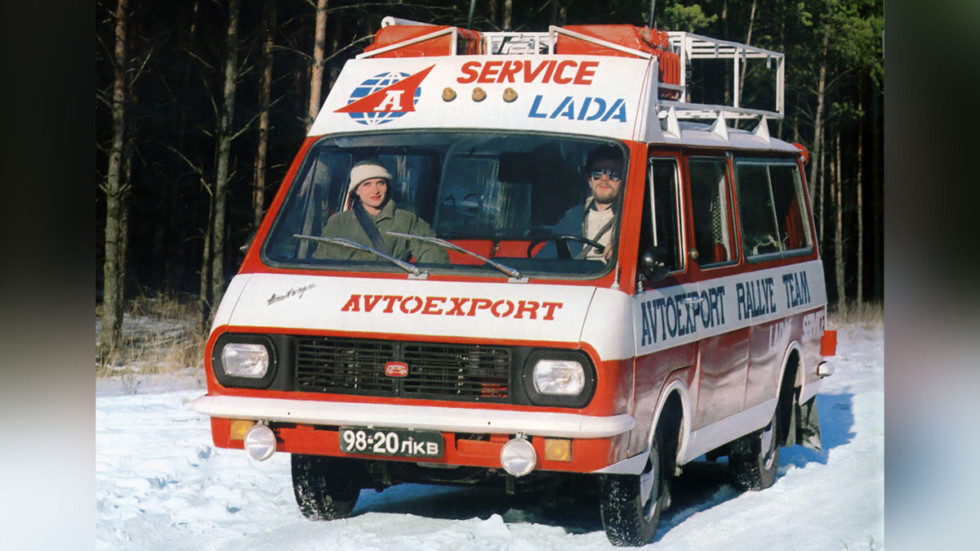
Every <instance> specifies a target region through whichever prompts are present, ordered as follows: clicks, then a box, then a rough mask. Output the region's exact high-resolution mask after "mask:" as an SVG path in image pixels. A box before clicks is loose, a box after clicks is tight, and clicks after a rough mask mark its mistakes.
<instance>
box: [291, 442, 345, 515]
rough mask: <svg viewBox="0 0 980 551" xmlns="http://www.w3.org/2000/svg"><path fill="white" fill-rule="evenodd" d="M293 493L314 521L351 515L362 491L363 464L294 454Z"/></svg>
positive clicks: (334, 458)
mask: <svg viewBox="0 0 980 551" xmlns="http://www.w3.org/2000/svg"><path fill="white" fill-rule="evenodd" d="M292 471H293V494H295V496H296V504H297V505H299V510H300V512H302V513H303V516H305V517H306V518H308V519H310V520H332V519H337V518H344V517H346V516H347V515H349V514H350V512H351V510H352V509H353V508H354V504H355V503H357V496H358V494H359V493H360V491H361V487H360V480H361V476H360V473H361V468H360V464H358V463H356V462H355V461H353V460H350V459H345V458H339V457H323V456H319V455H300V454H295V453H294V454H293V455H292Z"/></svg>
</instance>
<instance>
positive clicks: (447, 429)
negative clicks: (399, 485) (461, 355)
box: [192, 396, 635, 472]
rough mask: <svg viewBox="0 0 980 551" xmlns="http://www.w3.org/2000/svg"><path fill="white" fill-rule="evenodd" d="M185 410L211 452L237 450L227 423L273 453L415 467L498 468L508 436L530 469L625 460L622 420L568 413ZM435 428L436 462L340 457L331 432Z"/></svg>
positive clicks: (219, 400)
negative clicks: (552, 444)
mask: <svg viewBox="0 0 980 551" xmlns="http://www.w3.org/2000/svg"><path fill="white" fill-rule="evenodd" d="M192 407H193V408H194V409H195V410H196V411H198V412H200V413H203V414H206V415H209V416H211V428H212V435H213V438H214V443H215V445H216V446H218V447H224V448H239V449H241V448H243V442H242V441H241V440H234V439H232V438H231V437H230V429H231V421H232V420H233V419H244V420H255V421H259V420H262V421H266V422H268V423H269V425H270V427H271V428H272V429H273V431H274V432H275V434H276V440H277V442H278V445H277V451H282V452H287V453H302V454H313V455H330V456H339V457H361V458H364V459H373V460H379V459H380V460H391V461H418V462H424V463H442V464H447V465H468V466H475V467H486V468H490V469H496V468H500V467H501V464H500V449H501V447H502V446H503V445H504V444H505V443H506V442H507V441H508V440H509V439H510V437H511V435H515V434H523V435H524V436H525V437H526V438H527V439H528V440H530V441H531V443H532V445H533V446H534V448H535V450H536V451H537V453H538V464H537V466H536V468H537V469H538V470H551V471H565V472H596V471H604V472H606V471H607V470H608V469H609V467H610V466H611V465H614V464H617V463H620V462H623V461H624V460H626V459H627V458H626V446H627V444H628V441H629V432H630V430H632V429H633V427H634V425H635V422H634V419H633V417H632V416H630V415H627V414H621V415H613V416H608V417H594V416H588V415H579V414H573V413H554V412H528V411H507V410H497V409H483V408H479V409H471V408H452V407H438V406H407V405H394V404H364V403H349V402H343V403H338V402H321V401H308V400H289V399H280V398H253V397H241V396H202V397H200V398H198V399H197V400H195V401H194V403H193V405H192ZM341 426H354V427H377V428H393V429H399V428H400V429H416V430H436V431H439V432H440V433H442V435H443V439H444V443H445V446H444V448H445V454H444V455H443V456H442V457H441V458H438V459H412V458H405V457H392V456H371V455H353V454H346V453H343V452H341V451H340V438H339V427H341ZM546 437H548V438H567V439H570V440H572V458H571V460H570V461H548V460H546V459H544V457H545V453H544V446H545V438H546Z"/></svg>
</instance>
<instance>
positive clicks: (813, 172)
mask: <svg viewBox="0 0 980 551" xmlns="http://www.w3.org/2000/svg"><path fill="white" fill-rule="evenodd" d="M829 47H830V13H829V8H828V13H827V20H826V21H825V22H824V24H823V54H822V57H821V61H820V78H819V79H818V80H817V117H816V120H815V121H814V123H813V147H814V148H816V151H815V152H814V155H815V156H816V157H820V156H821V153H822V151H821V143H822V142H823V140H822V137H821V134H822V132H823V104H824V96H825V95H826V88H827V50H828V48H829ZM816 180H817V165H816V164H813V165H811V166H810V183H811V185H812V183H813V182H815V181H816Z"/></svg>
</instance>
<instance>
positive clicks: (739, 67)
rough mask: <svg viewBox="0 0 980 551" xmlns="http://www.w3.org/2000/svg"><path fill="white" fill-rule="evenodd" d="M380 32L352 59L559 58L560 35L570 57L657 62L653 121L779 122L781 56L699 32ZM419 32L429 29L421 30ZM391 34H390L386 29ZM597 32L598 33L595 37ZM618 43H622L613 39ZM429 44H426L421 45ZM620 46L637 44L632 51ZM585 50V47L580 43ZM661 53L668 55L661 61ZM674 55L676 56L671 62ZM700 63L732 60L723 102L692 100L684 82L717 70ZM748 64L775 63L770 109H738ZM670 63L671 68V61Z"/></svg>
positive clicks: (411, 28) (387, 21)
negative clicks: (660, 39) (611, 36)
mask: <svg viewBox="0 0 980 551" xmlns="http://www.w3.org/2000/svg"><path fill="white" fill-rule="evenodd" d="M394 25H398V26H402V30H404V31H405V32H404V33H402V34H401V35H389V37H388V38H386V39H385V40H381V39H380V37H381V35H382V31H384V30H385V28H386V27H390V26H394ZM381 26H382V30H381V31H378V35H377V36H376V37H375V43H374V44H372V46H369V47H368V48H367V49H366V50H365V52H364V53H362V54H360V55H358V56H357V57H358V58H364V57H374V56H382V57H388V56H397V57H402V56H404V57H415V56H420V55H449V56H457V55H548V54H556V53H557V54H561V53H567V52H563V50H565V49H566V47H565V46H563V42H562V39H561V38H560V37H567V39H571V40H567V39H566V41H565V43H574V44H575V48H574V52H575V53H584V54H586V55H615V56H623V55H627V56H636V57H639V58H643V59H650V58H652V57H657V58H658V62H659V64H660V65H659V67H660V78H657V79H655V86H656V91H657V93H656V94H651V96H652V98H656V99H654V100H653V101H655V102H656V106H655V108H656V112H657V115H658V116H659V118H660V119H665V118H667V117H668V116H669V117H670V118H676V119H679V120H705V121H716V120H718V119H723V120H759V121H760V122H761V121H762V120H765V119H767V118H772V119H782V118H783V116H784V112H785V101H784V94H785V86H784V80H785V55H784V54H782V53H780V52H776V51H773V50H766V49H764V48H758V47H755V46H749V45H747V44H741V43H738V42H731V41H727V40H719V39H716V38H710V37H706V36H702V35H699V34H694V33H689V32H676V31H667V32H661V31H655V30H650V29H649V28H643V29H640V28H638V27H630V26H627V25H610V26H608V28H609V29H613V28H617V27H619V28H630V29H633V30H634V34H636V35H637V36H638V37H642V39H643V40H647V39H649V38H650V36H649V35H650V33H655V34H658V35H659V36H666V37H667V40H669V43H666V42H665V43H663V44H653V43H650V42H649V41H647V42H645V43H644V42H643V41H642V40H639V41H638V40H637V37H629V38H631V40H632V41H630V40H625V39H624V40H620V43H617V42H613V41H610V40H606V39H604V38H600V37H598V36H595V35H594V34H588V33H585V32H578V31H577V30H574V29H592V30H593V31H594V30H596V29H600V28H602V27H603V26H598V25H597V26H571V27H572V28H565V27H557V26H550V27H549V28H548V31H547V32H513V31H499V32H475V31H471V30H468V29H462V28H459V27H450V26H439V25H430V24H428V23H420V22H417V21H410V20H405V19H398V18H394V17H385V18H384V19H383V20H382V21H381ZM418 27H430V28H431V30H429V29H422V28H418ZM392 30H394V29H392ZM600 34H603V33H600ZM617 38H626V37H622V36H617ZM426 42H429V44H426ZM625 44H631V45H632V44H637V45H640V46H641V47H642V48H643V49H640V48H638V47H631V46H630V45H625ZM583 45H585V46H583ZM592 46H594V48H593V47H592ZM399 50H401V51H399ZM663 52H669V53H668V54H667V56H666V57H665V56H664V55H663ZM675 56H676V57H675ZM677 57H679V59H680V63H679V68H678V67H671V68H670V72H669V75H670V77H671V79H672V80H674V81H675V82H676V83H674V84H672V83H668V82H664V80H665V73H664V65H665V64H670V63H671V59H673V60H676V59H677ZM706 60H726V61H730V62H731V65H730V67H731V69H730V70H729V69H726V70H725V72H726V73H728V72H729V71H730V73H731V79H732V80H731V94H730V98H729V101H727V102H723V103H706V102H703V101H699V98H697V97H693V98H692V95H694V94H693V92H694V90H692V88H691V87H690V86H689V83H691V82H693V81H697V80H701V79H703V78H705V74H706V73H710V72H711V71H712V70H715V71H716V70H717V65H715V66H714V67H712V68H706V67H704V65H708V64H705V63H702V62H704V61H706ZM747 60H765V62H766V67H767V68H770V69H771V68H772V64H773V63H775V64H776V68H775V74H774V75H772V82H771V85H772V86H773V90H772V92H773V99H774V101H773V103H774V105H772V108H771V109H759V108H750V107H745V106H743V105H742V97H741V90H740V86H739V84H740V81H741V80H742V78H743V77H742V71H743V64H744V63H745V62H746V61H747ZM673 63H676V61H675V62H673Z"/></svg>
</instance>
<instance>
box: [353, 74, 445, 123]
mask: <svg viewBox="0 0 980 551" xmlns="http://www.w3.org/2000/svg"><path fill="white" fill-rule="evenodd" d="M432 67H435V65H433V66H432ZM432 67H429V68H428V69H423V70H422V71H419V72H418V73H415V74H414V75H410V74H408V73H395V72H391V73H381V74H378V75H374V76H373V77H371V78H369V79H367V80H365V81H364V82H362V83H361V84H360V86H358V87H357V88H354V91H353V92H352V93H351V95H350V99H349V100H348V102H347V105H345V106H344V107H341V108H340V109H337V110H336V111H335V113H347V114H348V115H350V118H352V119H354V120H355V121H357V122H358V123H360V124H365V125H370V126H373V125H378V124H385V123H387V122H391V121H392V120H394V119H397V118H399V117H402V116H404V115H405V113H409V112H411V111H415V105H416V104H417V103H418V102H419V97H420V96H421V95H422V87H421V84H422V80H423V79H425V77H426V75H428V74H429V71H431V70H432Z"/></svg>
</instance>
